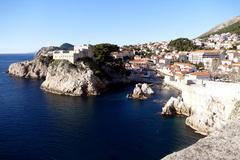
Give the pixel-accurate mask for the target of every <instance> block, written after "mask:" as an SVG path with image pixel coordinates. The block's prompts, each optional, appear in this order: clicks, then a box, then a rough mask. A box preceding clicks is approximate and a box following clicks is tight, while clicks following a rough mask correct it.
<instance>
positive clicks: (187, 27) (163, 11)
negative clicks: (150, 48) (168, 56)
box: [0, 0, 240, 53]
mask: <svg viewBox="0 0 240 160" xmlns="http://www.w3.org/2000/svg"><path fill="white" fill-rule="evenodd" d="M239 6H240V0H1V1H0V53H28V52H35V51H37V50H38V49H40V48H41V47H43V46H50V45H61V44H62V43H65V42H68V43H72V44H85V43H91V44H97V43H114V44H118V45H124V44H137V43H145V42H155V41H164V40H171V39H175V38H179V37H186V38H195V37H197V36H199V35H201V34H202V33H204V32H206V31H208V30H209V29H210V28H212V27H214V26H215V25H217V24H219V23H222V22H224V21H226V20H228V19H230V18H233V17H235V16H239V15H240V7H239Z"/></svg>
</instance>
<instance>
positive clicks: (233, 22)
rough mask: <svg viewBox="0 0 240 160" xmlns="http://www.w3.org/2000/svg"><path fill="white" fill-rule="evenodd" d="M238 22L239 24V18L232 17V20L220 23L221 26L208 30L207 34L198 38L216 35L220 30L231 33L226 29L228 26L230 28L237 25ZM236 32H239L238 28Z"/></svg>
mask: <svg viewBox="0 0 240 160" xmlns="http://www.w3.org/2000/svg"><path fill="white" fill-rule="evenodd" d="M239 22H240V16H236V17H234V18H232V19H230V20H228V21H226V22H224V23H221V24H219V25H217V26H216V27H214V28H212V29H210V30H209V31H208V32H206V33H204V34H202V35H201V36H200V38H203V37H208V36H210V35H212V34H215V33H218V32H219V31H221V30H222V31H224V30H226V31H225V32H224V33H226V32H231V31H232V30H231V29H228V27H230V26H232V25H234V24H237V23H239ZM238 26H239V25H238ZM238 30H239V27H238Z"/></svg>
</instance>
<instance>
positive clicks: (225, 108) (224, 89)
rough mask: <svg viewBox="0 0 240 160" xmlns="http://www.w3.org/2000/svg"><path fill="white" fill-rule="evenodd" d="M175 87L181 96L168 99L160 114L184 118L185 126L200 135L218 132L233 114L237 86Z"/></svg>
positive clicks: (238, 92) (239, 88)
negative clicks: (181, 115) (179, 89)
mask: <svg viewBox="0 0 240 160" xmlns="http://www.w3.org/2000/svg"><path fill="white" fill-rule="evenodd" d="M177 85H178V87H179V88H181V91H182V94H181V96H180V97H178V98H174V97H172V98H171V99H170V100H169V101H168V102H167V103H166V105H165V106H164V107H163V109H162V114H164V115H173V114H183V115H186V116H188V117H187V118H186V124H187V125H188V126H190V127H191V128H193V129H195V130H196V131H197V132H199V133H201V134H204V135H208V134H209V133H211V132H214V131H216V130H219V129H221V128H222V126H224V125H225V124H226V122H227V121H228V120H229V119H231V117H232V115H234V114H235V112H236V106H237V104H238V103H239V100H240V85H239V84H232V83H220V82H206V84H205V85H204V86H199V85H192V86H187V85H183V84H182V85H180V84H177Z"/></svg>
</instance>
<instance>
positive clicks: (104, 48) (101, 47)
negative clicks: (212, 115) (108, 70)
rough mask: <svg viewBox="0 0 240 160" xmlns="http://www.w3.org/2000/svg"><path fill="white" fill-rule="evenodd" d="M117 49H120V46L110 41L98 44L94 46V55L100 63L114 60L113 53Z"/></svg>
mask: <svg viewBox="0 0 240 160" xmlns="http://www.w3.org/2000/svg"><path fill="white" fill-rule="evenodd" d="M117 51H119V47H118V46H117V45H114V44H109V43H103V44H97V45H95V46H94V47H93V53H94V57H95V58H96V60H97V61H98V62H100V63H103V62H112V61H113V57H112V56H111V53H112V52H117Z"/></svg>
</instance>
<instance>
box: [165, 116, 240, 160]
mask: <svg viewBox="0 0 240 160" xmlns="http://www.w3.org/2000/svg"><path fill="white" fill-rule="evenodd" d="M239 150H240V120H239V119H238V120H237V119H235V120H233V121H230V122H228V123H227V124H226V125H225V126H224V127H223V128H222V129H220V130H218V131H215V132H213V133H211V134H210V135H209V136H207V137H206V138H203V139H201V140H199V141H198V142H196V143H195V144H193V145H192V146H190V147H188V148H186V149H183V150H181V151H178V152H175V153H172V154H170V155H168V156H166V157H164V158H163V160H186V159H192V160H200V159H201V160H209V159H216V160H217V159H228V160H235V159H240V152H239Z"/></svg>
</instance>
